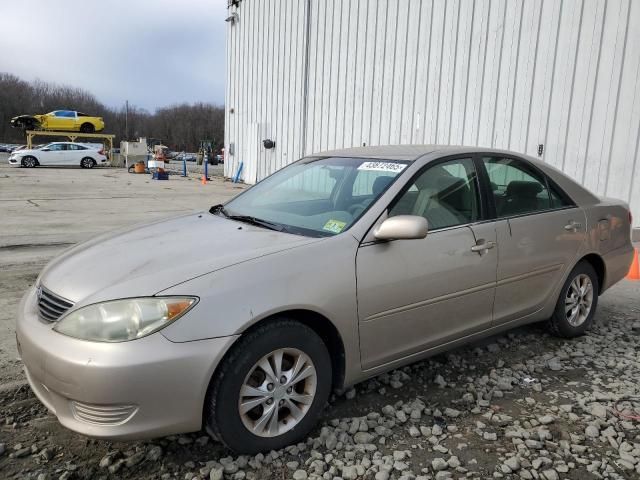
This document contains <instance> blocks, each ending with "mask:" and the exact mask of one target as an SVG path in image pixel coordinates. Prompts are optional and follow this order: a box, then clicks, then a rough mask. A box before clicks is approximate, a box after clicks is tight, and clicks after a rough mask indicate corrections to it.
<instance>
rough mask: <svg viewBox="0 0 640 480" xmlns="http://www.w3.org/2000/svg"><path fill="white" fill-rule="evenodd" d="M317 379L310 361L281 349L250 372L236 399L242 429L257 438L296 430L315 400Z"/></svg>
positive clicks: (292, 351)
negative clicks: (243, 427) (242, 425)
mask: <svg viewBox="0 0 640 480" xmlns="http://www.w3.org/2000/svg"><path fill="white" fill-rule="evenodd" d="M317 385H318V376H317V372H316V369H315V366H314V364H313V362H312V360H311V358H310V357H309V356H308V355H306V354H305V353H304V352H302V351H300V350H298V349H295V348H280V349H278V350H275V351H273V352H271V353H269V354H267V355H265V356H264V357H262V358H261V359H260V360H259V361H258V362H256V363H255V364H254V366H253V367H252V368H251V369H250V370H249V374H248V375H247V376H246V378H245V380H244V382H243V384H242V387H241V388H240V397H239V399H238V412H239V413H240V418H241V419H242V423H243V424H244V426H245V427H246V428H247V429H248V430H249V431H250V432H252V433H253V434H254V435H257V436H259V437H276V436H278V435H282V434H283V433H285V432H287V431H289V430H291V429H292V428H293V427H295V426H296V425H297V424H298V423H300V421H301V420H302V419H303V418H304V416H305V415H306V414H307V412H308V411H309V408H310V407H311V404H312V403H313V400H314V398H315V394H316V388H317Z"/></svg>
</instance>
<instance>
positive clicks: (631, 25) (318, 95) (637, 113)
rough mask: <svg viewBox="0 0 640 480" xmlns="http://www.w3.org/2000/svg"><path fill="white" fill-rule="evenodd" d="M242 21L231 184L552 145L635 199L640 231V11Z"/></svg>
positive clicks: (389, 11) (482, 9) (228, 123)
mask: <svg viewBox="0 0 640 480" xmlns="http://www.w3.org/2000/svg"><path fill="white" fill-rule="evenodd" d="M308 7H309V8H310V10H309V12H307V8H308ZM233 11H235V12H236V13H237V14H238V16H239V21H238V22H237V23H236V24H234V25H231V24H229V25H228V27H227V31H228V36H227V44H226V48H227V62H228V68H227V88H226V104H227V115H226V118H225V145H226V146H227V148H228V145H229V143H231V142H233V143H234V144H235V154H234V155H233V156H229V155H227V158H226V160H227V161H226V163H225V175H227V176H229V177H230V176H233V174H234V173H235V172H236V171H237V168H238V165H239V163H240V162H241V161H242V162H244V164H245V168H246V170H245V176H244V181H247V182H249V183H252V182H254V181H256V180H259V179H261V178H263V177H264V176H266V175H268V174H270V173H272V172H273V171H275V170H277V169H279V168H281V167H283V166H284V165H287V164H288V163H291V162H292V161H294V160H296V159H297V158H299V157H301V156H303V155H305V154H310V153H313V152H317V151H322V150H328V149H333V148H343V147H349V146H358V145H363V144H365V145H382V144H387V143H403V144H406V143H445V144H466V145H479V146H492V147H498V148H505V149H510V150H515V151H519V152H523V153H527V154H529V155H534V156H535V155H537V149H538V145H539V144H544V155H543V159H544V160H545V161H547V162H549V163H551V164H552V165H555V166H558V167H559V168H562V169H563V170H564V171H565V172H566V173H568V174H569V175H570V176H572V177H573V178H575V179H576V180H578V181H579V182H581V183H583V184H584V185H585V186H587V187H588V188H590V189H592V190H594V191H595V192H597V193H599V194H603V195H608V196H614V197H618V198H621V199H623V200H625V201H627V202H629V203H630V204H631V206H632V210H633V211H634V213H635V215H634V217H635V220H634V223H635V225H636V226H639V225H640V187H638V186H637V185H635V183H637V182H638V176H639V175H640V162H639V161H638V160H639V155H640V151H639V150H640V2H638V1H635V0H608V1H607V0H559V1H556V0H519V1H511V0H475V1H465V0H451V1H446V0H402V1H400V0H377V1H376V0H351V1H348V0H244V1H242V2H240V3H239V4H238V6H232V7H231V8H230V13H231V12H233ZM307 17H308V20H309V23H308V25H307ZM307 40H308V42H309V44H308V45H307ZM230 108H233V109H234V111H235V113H233V114H231V113H230V112H229V109H230ZM268 137H270V138H272V139H273V140H274V141H275V142H276V148H275V149H273V150H271V151H267V150H265V149H264V148H263V146H262V143H261V141H262V139H264V138H268ZM254 172H255V173H254ZM250 177H253V178H250Z"/></svg>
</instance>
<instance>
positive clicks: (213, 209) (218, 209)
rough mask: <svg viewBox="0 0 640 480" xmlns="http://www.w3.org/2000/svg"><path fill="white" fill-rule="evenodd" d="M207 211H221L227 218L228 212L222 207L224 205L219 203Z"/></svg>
mask: <svg viewBox="0 0 640 480" xmlns="http://www.w3.org/2000/svg"><path fill="white" fill-rule="evenodd" d="M209 213H221V214H222V215H224V216H225V217H227V218H228V217H229V212H227V210H226V209H225V208H224V205H223V204H221V203H219V204H217V205H214V206H213V207H211V208H210V209H209Z"/></svg>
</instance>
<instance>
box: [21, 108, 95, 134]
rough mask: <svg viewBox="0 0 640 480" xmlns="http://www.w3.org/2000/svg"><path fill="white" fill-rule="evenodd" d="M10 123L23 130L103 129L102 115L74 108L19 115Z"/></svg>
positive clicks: (86, 131)
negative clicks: (40, 113) (42, 113)
mask: <svg viewBox="0 0 640 480" xmlns="http://www.w3.org/2000/svg"><path fill="white" fill-rule="evenodd" d="M11 125H12V126H14V127H16V128H22V129H24V130H54V131H63V132H82V133H94V132H100V131H102V130H104V120H103V119H102V117H91V116H89V115H87V114H86V113H82V112H76V111H75V110H54V111H53V112H49V113H45V114H44V115H19V116H17V117H13V118H12V119H11Z"/></svg>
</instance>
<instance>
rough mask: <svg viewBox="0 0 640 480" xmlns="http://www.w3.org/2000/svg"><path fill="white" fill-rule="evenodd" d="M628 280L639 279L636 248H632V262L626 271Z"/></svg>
mask: <svg viewBox="0 0 640 480" xmlns="http://www.w3.org/2000/svg"><path fill="white" fill-rule="evenodd" d="M627 279H628V280H640V265H638V249H636V248H634V249H633V262H631V268H630V269H629V273H627Z"/></svg>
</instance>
